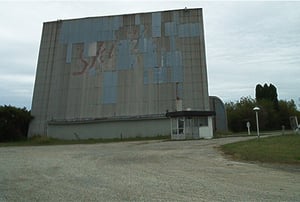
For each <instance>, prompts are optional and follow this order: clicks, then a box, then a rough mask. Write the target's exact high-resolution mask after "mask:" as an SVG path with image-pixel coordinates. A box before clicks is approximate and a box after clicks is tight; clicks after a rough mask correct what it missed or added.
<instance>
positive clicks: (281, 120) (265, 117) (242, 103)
mask: <svg viewBox="0 0 300 202" xmlns="http://www.w3.org/2000/svg"><path fill="white" fill-rule="evenodd" d="M255 96H256V99H253V98H251V97H242V98H241V99H240V100H239V101H237V102H235V103H234V102H229V103H226V104H225V106H226V110H227V118H228V127H229V129H230V130H231V131H232V132H241V131H245V130H246V123H247V122H248V121H249V122H250V124H251V128H252V129H253V128H255V126H256V120H255V113H254V112H253V108H254V107H255V106H258V107H260V109H261V110H260V111H259V126H260V129H261V130H280V129H281V128H282V126H284V127H285V128H286V129H289V128H290V120H289V118H290V116H298V117H300V112H299V111H298V110H297V106H296V104H295V102H294V101H293V100H290V101H286V100H278V98H277V89H276V87H275V86H274V85H272V84H270V85H267V84H264V86H262V85H260V84H258V85H257V86H256V88H255Z"/></svg>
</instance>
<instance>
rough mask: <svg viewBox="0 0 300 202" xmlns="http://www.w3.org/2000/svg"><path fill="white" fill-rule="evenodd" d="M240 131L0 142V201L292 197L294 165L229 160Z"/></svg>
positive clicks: (299, 181) (297, 186)
mask: <svg viewBox="0 0 300 202" xmlns="http://www.w3.org/2000/svg"><path fill="white" fill-rule="evenodd" d="M241 139H243V138H225V139H214V140H195V141H139V142H125V143H109V144H95V145H68V146H36V147H5V148H0V201H300V169H299V168H297V167H293V168H288V169H287V168H285V167H284V166H281V167H274V166H265V165H262V164H251V163H243V162H235V161H231V160H228V159H226V158H224V157H223V156H222V154H221V152H220V151H219V150H218V149H216V147H218V146H219V145H220V144H224V143H227V142H234V141H238V140H241Z"/></svg>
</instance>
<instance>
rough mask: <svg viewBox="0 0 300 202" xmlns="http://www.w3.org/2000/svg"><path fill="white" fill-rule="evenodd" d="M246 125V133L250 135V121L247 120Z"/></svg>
mask: <svg viewBox="0 0 300 202" xmlns="http://www.w3.org/2000/svg"><path fill="white" fill-rule="evenodd" d="M246 126H247V128H248V135H251V132H250V122H249V121H247V124H246Z"/></svg>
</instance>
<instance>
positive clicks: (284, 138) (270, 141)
mask: <svg viewBox="0 0 300 202" xmlns="http://www.w3.org/2000/svg"><path fill="white" fill-rule="evenodd" d="M221 149H222V151H223V152H224V153H225V154H228V155H231V156H232V157H233V158H234V159H237V160H247V161H259V162H268V163H289V164H300V135H296V134H290V135H281V136H273V137H267V138H259V139H252V140H248V141H242V142H236V143H231V144H226V145H222V146H221Z"/></svg>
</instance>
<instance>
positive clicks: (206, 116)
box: [166, 111, 215, 140]
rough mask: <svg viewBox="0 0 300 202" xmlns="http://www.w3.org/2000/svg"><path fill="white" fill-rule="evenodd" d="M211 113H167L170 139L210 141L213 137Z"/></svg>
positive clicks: (213, 113)
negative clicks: (203, 139)
mask: <svg viewBox="0 0 300 202" xmlns="http://www.w3.org/2000/svg"><path fill="white" fill-rule="evenodd" d="M214 115H215V112H213V111H176V112H167V113H166V116H167V117H169V118H170V122H171V139H172V140H184V139H200V138H205V139H210V138H212V137H213V126H212V118H213V116H214Z"/></svg>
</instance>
